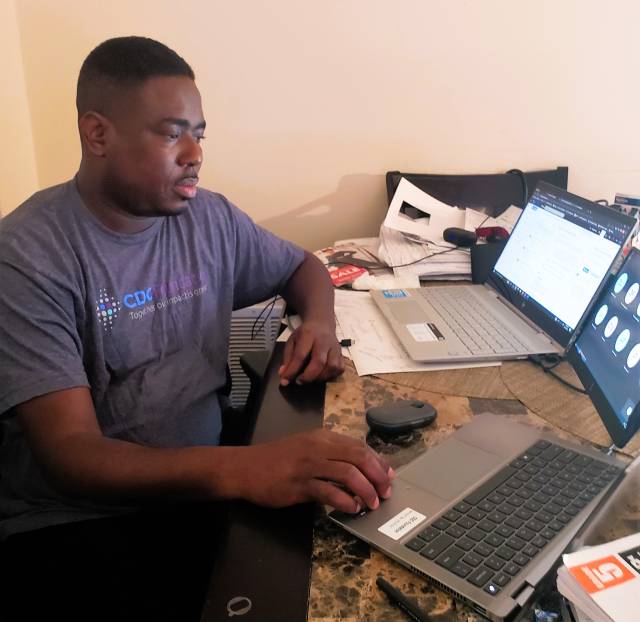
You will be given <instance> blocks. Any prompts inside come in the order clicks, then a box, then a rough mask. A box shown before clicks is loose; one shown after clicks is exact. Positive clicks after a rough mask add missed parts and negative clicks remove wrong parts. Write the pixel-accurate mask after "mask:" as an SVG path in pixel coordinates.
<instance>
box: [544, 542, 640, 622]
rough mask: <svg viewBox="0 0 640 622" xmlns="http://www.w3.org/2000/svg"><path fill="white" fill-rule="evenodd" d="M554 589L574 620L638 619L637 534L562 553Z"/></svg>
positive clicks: (639, 573) (639, 566) (639, 560)
mask: <svg viewBox="0 0 640 622" xmlns="http://www.w3.org/2000/svg"><path fill="white" fill-rule="evenodd" d="M563 562H564V565H562V566H560V568H559V569H558V581H557V585H558V591H559V592H560V593H561V594H562V595H563V596H564V597H565V598H567V599H568V600H569V602H570V603H571V605H572V608H573V611H574V614H575V617H576V618H577V620H578V622H636V621H637V620H638V619H640V613H639V611H638V596H639V595H640V533H636V534H633V535H632V536H627V537H626V538H620V539H619V540H614V541H613V542H607V543H606V544H601V545H599V546H594V547H590V548H586V549H583V550H581V551H578V552H577V553H571V554H569V555H563Z"/></svg>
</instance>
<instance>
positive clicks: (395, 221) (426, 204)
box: [383, 177, 465, 243]
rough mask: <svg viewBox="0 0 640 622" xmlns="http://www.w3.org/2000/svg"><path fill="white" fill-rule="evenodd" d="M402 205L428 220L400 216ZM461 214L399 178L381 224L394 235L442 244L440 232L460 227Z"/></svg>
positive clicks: (461, 212) (462, 218)
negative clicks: (416, 210) (404, 234)
mask: <svg viewBox="0 0 640 622" xmlns="http://www.w3.org/2000/svg"><path fill="white" fill-rule="evenodd" d="M403 203H408V204H409V205H411V206H412V207H415V208H417V209H419V210H420V211H422V212H425V213H426V214H428V217H425V218H418V219H413V218H410V217H409V216H406V215H405V214H403V213H401V212H400V208H401V207H402V204H403ZM464 212H465V210H463V209H458V208H457V207H451V206H450V205H447V204H446V203H442V201H438V200H437V199H434V198H433V197H432V196H429V195H428V194H427V193H426V192H423V191H422V190H420V188H418V187H417V186H414V185H413V184H412V183H411V182H410V181H407V180H406V179H405V178H404V177H403V178H402V179H400V183H399V184H398V187H397V189H396V192H395V194H394V195H393V199H392V200H391V205H389V210H388V211H387V216H386V218H385V220H384V223H383V224H384V226H385V227H389V228H391V229H395V230H396V231H404V232H405V233H411V234H413V235H417V236H419V237H420V238H422V239H423V240H427V241H430V242H436V243H442V242H443V239H442V232H443V231H444V230H445V229H446V228H447V227H463V226H464Z"/></svg>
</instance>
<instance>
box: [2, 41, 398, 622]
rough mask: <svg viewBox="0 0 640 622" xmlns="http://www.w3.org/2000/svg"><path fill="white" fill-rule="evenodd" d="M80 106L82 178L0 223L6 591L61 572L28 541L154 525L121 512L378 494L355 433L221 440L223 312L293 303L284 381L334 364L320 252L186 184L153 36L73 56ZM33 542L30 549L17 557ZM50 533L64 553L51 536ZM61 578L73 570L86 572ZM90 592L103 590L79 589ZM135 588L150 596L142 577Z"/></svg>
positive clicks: (164, 56)
mask: <svg viewBox="0 0 640 622" xmlns="http://www.w3.org/2000/svg"><path fill="white" fill-rule="evenodd" d="M77 107H78V127H79V132H80V138H81V143H82V161H81V164H80V168H79V171H78V174H77V176H76V177H75V179H74V180H72V181H69V182H67V183H65V184H62V185H60V186H56V187H53V188H49V189H47V190H44V191H42V192H39V193H37V194H36V195H34V196H33V197H32V198H31V199H29V200H28V201H27V202H26V203H25V204H23V205H22V206H20V207H19V208H18V209H16V210H15V212H13V213H12V214H11V215H9V216H8V217H7V218H6V219H5V220H4V221H3V222H2V228H1V229H0V283H1V284H2V285H1V290H0V387H1V389H0V413H1V418H2V419H1V421H2V431H3V438H2V446H1V447H0V464H1V465H2V479H1V480H0V518H1V521H0V533H1V534H2V535H3V537H7V536H8V538H7V540H6V543H5V545H4V555H3V553H2V551H0V564H2V563H4V572H5V573H6V575H5V576H4V577H3V582H4V581H7V580H11V581H12V583H11V585H12V586H13V588H14V589H15V590H18V591H19V589H20V587H21V585H23V584H21V583H20V577H21V575H20V573H21V572H23V573H24V575H25V576H24V579H25V580H27V579H28V580H29V581H33V579H34V574H33V572H34V571H37V570H38V569H39V570H40V571H41V572H42V568H45V569H47V570H46V572H48V575H47V577H48V580H53V579H54V575H58V574H61V573H60V572H59V571H58V566H57V565H56V564H58V563H60V561H59V560H54V561H53V562H52V561H51V560H50V559H49V560H45V559H43V557H45V555H42V552H43V551H47V550H51V551H55V553H52V554H51V555H50V557H60V558H66V557H67V556H70V558H71V559H74V558H73V554H72V553H70V552H67V551H68V547H75V548H76V549H78V548H82V547H85V546H91V545H92V544H93V543H94V542H95V541H96V540H100V541H104V542H109V543H110V544H109V546H108V548H109V551H111V550H112V549H114V548H115V549H117V546H118V545H119V544H120V543H121V542H122V541H125V542H127V543H128V546H130V547H136V546H138V544H137V543H138V540H137V538H138V537H139V536H140V534H141V532H143V531H144V530H146V529H150V527H149V525H150V524H152V521H151V520H149V519H148V516H149V515H148V514H145V515H144V520H143V521H138V522H136V520H137V519H136V516H137V514H135V513H134V514H131V512H132V510H134V509H138V508H140V507H141V506H146V507H147V508H149V507H151V508H157V507H158V506H159V505H160V504H166V503H168V502H179V501H183V502H198V501H200V502H209V501H211V500H228V499H245V500H248V501H251V502H254V503H258V504H261V505H267V506H274V507H280V506H286V505H291V504H296V503H300V502H306V501H311V500H314V501H317V502H319V503H324V504H328V505H331V506H333V507H336V508H338V509H340V510H343V511H345V512H357V511H359V510H360V509H362V508H364V507H367V508H370V509H376V508H377V507H378V505H379V502H380V498H386V497H388V496H389V495H390V494H391V478H392V476H393V472H392V470H391V469H390V468H389V466H388V464H387V463H386V461H385V460H384V459H383V458H381V457H380V456H379V455H377V454H376V453H375V452H373V451H372V450H370V449H369V448H367V447H366V446H365V445H363V444H359V443H357V442H355V441H353V440H351V439H348V438H345V437H342V436H339V435H337V434H333V433H330V432H328V431H317V432H314V433H310V434H300V435H296V436H293V437H289V438H284V439H282V440H279V441H277V442H274V443H268V444H263V445H256V446H252V447H223V446H219V445H218V441H219V436H220V431H221V413H220V403H219V395H218V392H219V391H220V390H221V389H222V387H223V385H224V384H225V364H226V359H227V351H228V333H229V325H230V314H231V311H232V309H234V308H240V307H244V306H247V305H250V304H252V303H255V302H258V301H260V300H264V299H266V298H268V297H270V296H273V295H274V294H276V293H280V294H281V295H282V296H283V297H284V298H285V299H286V301H287V302H288V303H290V304H292V305H293V306H294V307H295V308H296V310H297V311H298V312H299V313H300V315H301V317H302V325H301V326H300V327H299V328H298V329H297V330H296V331H295V333H294V334H293V335H292V337H291V338H290V340H289V341H288V343H287V346H286V351H285V357H284V364H283V366H282V368H281V369H280V375H281V384H282V385H283V386H286V385H287V384H288V383H289V382H291V381H295V382H297V383H306V382H311V381H316V380H319V381H322V380H326V379H329V378H331V377H333V376H335V375H337V374H339V373H341V372H342V369H343V367H342V359H341V355H340V348H339V344H338V343H337V341H336V338H335V325H334V317H333V292H332V289H331V284H330V280H329V278H328V276H327V274H326V271H325V269H324V267H323V266H322V265H321V264H320V263H319V262H318V261H317V260H316V259H315V258H314V257H313V256H312V255H310V254H308V253H305V252H303V251H302V250H301V249H299V248H297V247H296V246H294V245H293V244H290V243H287V242H284V241H283V240H280V239H279V238H277V237H275V236H274V235H272V234H270V233H268V232H266V231H265V230H263V229H261V228H260V227H258V226H256V225H255V224H254V223H253V222H251V220H250V219H249V218H248V217H247V216H246V215H245V214H243V213H242V212H240V211H239V210H238V209H237V208H235V207H234V206H233V205H231V204H230V203H229V202H228V201H227V200H226V199H225V198H224V197H222V196H220V195H217V194H214V193H211V192H208V191H206V190H202V189H198V188H197V183H198V172H199V169H200V166H201V164H202V146H201V141H202V140H203V139H204V129H205V120H204V116H203V113H202V107H201V102H200V94H199V92H198V89H197V88H196V85H195V82H194V74H193V71H192V70H191V68H190V67H189V66H188V65H187V63H186V62H185V61H184V60H183V59H182V58H181V57H179V56H178V55H177V54H175V52H173V51H172V50H170V49H169V48H167V47H166V46H164V45H162V44H160V43H158V42H155V41H153V40H150V39H145V38H140V37H123V38H118V39H111V40H109V41H106V42H104V43H103V44H101V45H100V46H98V47H97V48H96V49H95V50H93V52H91V54H90V55H89V56H88V57H87V59H86V60H85V62H84V64H83V66H82V68H81V70H80V75H79V79H78V90H77ZM185 507H186V506H185ZM188 507H189V508H190V511H191V506H190V505H189V506H188ZM195 512H196V515H198V516H200V514H198V509H197V508H196V510H195ZM118 514H119V515H122V519H120V520H116V521H115V522H114V519H108V518H107V519H106V521H105V517H112V516H113V515H118ZM160 514H162V513H160ZM213 514H215V511H214V512H213ZM178 515H180V513H179V512H178ZM170 516H171V520H172V521H173V520H178V519H177V518H176V514H175V513H174V514H171V515H170ZM189 516H191V514H189ZM127 517H129V522H127V520H128V519H127ZM131 517H133V518H131ZM89 518H92V519H94V520H86V519H89ZM189 520H191V518H190V519H189ZM193 520H197V519H193ZM73 523H77V524H76V525H75V526H74V524H73ZM132 524H133V525H135V527H132V528H130V527H128V526H127V525H132ZM159 524H161V525H163V528H164V527H166V525H167V523H166V521H165V522H164V523H162V522H160V523H159ZM114 525H115V527H114ZM187 531H188V529H187ZM78 533H81V534H82V537H81V538H78V535H77V534H78ZM105 534H107V535H105ZM123 534H126V535H123ZM131 534H134V535H133V536H131ZM127 538H128V539H127ZM30 542H31V543H34V542H37V550H38V551H39V552H40V553H41V558H40V559H35V560H30V563H31V566H30V567H29V566H24V567H22V566H20V564H21V563H23V562H24V557H25V556H24V555H23V554H22V553H23V552H24V551H25V550H31V551H33V550H34V547H33V544H32V547H31V549H28V545H29V543H30ZM60 542H64V543H65V547H67V548H65V549H64V550H62V551H61V550H60V549H59V548H58V549H55V548H53V549H48V548H47V547H55V546H59V544H55V543H60ZM78 542H81V543H82V546H81V547H78V546H77V543H78ZM199 542H200V541H199V540H198V539H195V540H194V541H193V542H192V543H191V544H192V545H193V546H198V543H199ZM52 543H54V544H52ZM74 543H75V544H74ZM163 544H164V543H163ZM156 548H158V542H155V543H154V544H151V545H150V546H149V547H148V550H147V549H145V550H147V552H149V551H151V550H152V549H153V550H155V549H156ZM149 554H151V553H149ZM174 554H175V551H174ZM96 556H99V554H98V553H96V554H95V555H93V556H92V559H95V557H96ZM3 557H4V559H3ZM7 560H11V562H10V565H11V569H10V570H8V569H7V566H8V565H9V564H8V562H7ZM112 562H113V560H109V563H112ZM80 563H81V564H84V563H89V562H88V561H87V560H86V558H82V561H81V562H80ZM47 564H49V565H48V566H47ZM51 564H53V565H51ZM71 565H72V564H71V563H68V564H67V565H66V566H64V572H69V571H70V569H69V566H71ZM77 565H78V564H77V563H76V564H75V566H74V567H77ZM147 570H148V569H147ZM93 571H96V570H95V569H94V570H93ZM64 572H63V573H62V574H64ZM88 572H89V571H88V570H86V569H84V573H85V575H86V574H87V573H88ZM118 572H123V571H122V568H119V570H118ZM112 574H113V573H108V574H107V576H106V577H105V576H102V577H101V579H100V580H101V581H104V582H108V581H111V580H112ZM35 576H40V575H38V574H37V572H36V575H35ZM47 577H44V576H43V580H44V581H46V580H47ZM74 577H75V578H74V580H75V581H79V582H81V581H85V577H84V576H82V569H81V570H80V572H77V573H76V574H75V575H74ZM158 580H159V579H158ZM5 585H6V583H5ZM94 588H95V594H100V593H104V589H103V590H102V592H101V591H100V586H94V585H93V584H90V583H86V584H85V583H83V584H82V589H83V590H85V591H87V590H88V591H89V592H91V590H93V589H94ZM32 589H35V590H36V591H37V589H38V588H37V587H35V586H34V587H33V588H32ZM109 589H110V591H111V592H120V591H122V590H123V589H125V588H123V587H122V585H119V587H117V586H116V587H114V586H113V585H112V586H111V588H109ZM144 589H147V588H144ZM144 589H143V588H141V589H140V590H138V591H144ZM167 589H170V588H169V587H168V586H167ZM148 591H151V592H153V597H154V598H158V599H160V596H164V595H162V594H160V593H159V592H162V590H160V589H159V588H158V586H157V585H155V586H148ZM50 596H51V598H55V597H56V592H55V591H54V590H51V594H50ZM114 598H115V597H114V595H113V593H112V594H111V595H110V599H111V600H114ZM116 600H117V599H116ZM123 602H125V601H123ZM173 605H175V603H173V604H172V605H171V606H173ZM0 606H1V605H0ZM124 606H125V605H123V604H122V603H120V604H119V605H118V607H124ZM163 607H164V605H163ZM141 611H142V612H143V613H141V614H140V615H150V614H149V611H150V610H149V609H141ZM176 611H177V610H176ZM164 612H165V613H166V609H165V610H164ZM48 613H49V615H51V613H52V612H51V611H50V610H49V611H48ZM62 613H63V615H66V619H69V612H68V610H67V611H66V612H65V611H63V612H62ZM129 613H131V611H129ZM153 615H154V616H156V617H157V615H159V613H158V611H157V610H154V611H153ZM0 617H2V614H1V612H0ZM92 617H93V618H95V612H94V613H93V614H92V615H89V619H90V618H92ZM120 617H121V616H120ZM180 617H181V614H180V613H178V612H176V619H180ZM182 619H186V618H182Z"/></svg>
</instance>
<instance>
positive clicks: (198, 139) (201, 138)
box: [195, 136, 206, 143]
mask: <svg viewBox="0 0 640 622" xmlns="http://www.w3.org/2000/svg"><path fill="white" fill-rule="evenodd" d="M205 138H206V136H196V137H195V139H196V142H198V143H199V142H201V141H203V140H204V139H205Z"/></svg>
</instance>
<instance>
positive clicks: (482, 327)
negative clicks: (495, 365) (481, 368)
mask: <svg viewBox="0 0 640 622" xmlns="http://www.w3.org/2000/svg"><path fill="white" fill-rule="evenodd" d="M456 290H457V291H456ZM420 293H421V294H422V295H423V296H424V298H425V299H426V300H427V301H428V302H429V304H430V305H431V306H432V307H433V308H434V309H435V310H436V311H437V312H438V313H439V315H440V316H441V317H442V319H443V320H444V321H445V322H446V323H447V326H448V327H449V328H450V329H451V330H452V331H453V332H454V333H455V335H456V336H457V337H458V339H460V341H461V342H462V343H463V344H464V345H465V346H467V348H469V350H470V351H471V353H472V354H502V353H510V352H523V351H526V348H525V346H524V345H523V344H522V342H521V341H520V340H519V339H518V338H517V337H516V336H515V335H514V334H513V333H512V332H511V331H510V330H509V329H508V327H506V326H505V325H504V324H502V323H500V322H499V321H497V319H496V318H495V316H494V315H493V314H492V313H491V311H490V310H489V309H488V308H487V307H486V306H485V305H484V304H483V303H482V301H480V300H479V299H478V298H476V297H474V296H470V295H469V291H468V290H467V289H466V288H463V287H438V288H430V287H425V288H422V289H421V290H420Z"/></svg>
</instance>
